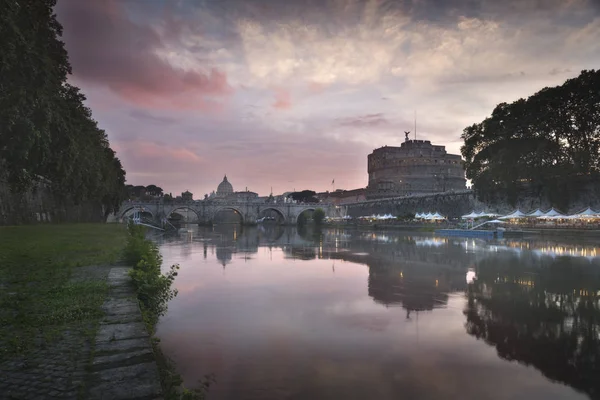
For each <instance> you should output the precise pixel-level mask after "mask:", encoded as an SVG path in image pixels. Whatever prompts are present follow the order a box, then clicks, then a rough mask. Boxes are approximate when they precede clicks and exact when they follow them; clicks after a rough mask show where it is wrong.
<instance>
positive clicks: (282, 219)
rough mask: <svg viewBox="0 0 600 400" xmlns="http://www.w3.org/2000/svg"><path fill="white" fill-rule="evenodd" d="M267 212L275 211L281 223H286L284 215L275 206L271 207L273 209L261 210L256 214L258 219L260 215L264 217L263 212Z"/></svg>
mask: <svg viewBox="0 0 600 400" xmlns="http://www.w3.org/2000/svg"><path fill="white" fill-rule="evenodd" d="M269 210H273V211H275V212H276V213H277V214H278V215H279V216H280V217H281V222H282V223H284V224H285V223H286V221H287V218H286V217H285V213H284V212H283V211H282V210H281V209H279V208H277V207H275V206H273V207H271V206H267V207H264V208H261V209H260V212H259V213H258V218H261V217H262V215H264V213H265V211H269Z"/></svg>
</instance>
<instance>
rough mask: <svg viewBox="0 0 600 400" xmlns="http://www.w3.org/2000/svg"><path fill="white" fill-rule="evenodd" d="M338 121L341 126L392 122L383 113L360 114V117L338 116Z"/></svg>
mask: <svg viewBox="0 0 600 400" xmlns="http://www.w3.org/2000/svg"><path fill="white" fill-rule="evenodd" d="M336 122H337V124H338V125H340V126H345V127H352V128H367V127H373V126H382V125H389V123H390V122H389V121H388V120H387V119H386V118H385V117H384V116H383V114H382V113H377V114H367V115H360V116H358V117H348V118H337V119H336Z"/></svg>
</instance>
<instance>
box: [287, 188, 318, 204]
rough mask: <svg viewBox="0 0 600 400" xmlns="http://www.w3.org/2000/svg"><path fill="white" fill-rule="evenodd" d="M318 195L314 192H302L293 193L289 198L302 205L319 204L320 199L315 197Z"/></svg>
mask: <svg viewBox="0 0 600 400" xmlns="http://www.w3.org/2000/svg"><path fill="white" fill-rule="evenodd" d="M316 194H317V193H316V192H315V191H314V190H303V191H301V192H292V193H290V194H288V196H287V197H288V198H291V199H292V200H296V201H299V202H301V203H318V202H319V199H317V198H316V197H315V196H316Z"/></svg>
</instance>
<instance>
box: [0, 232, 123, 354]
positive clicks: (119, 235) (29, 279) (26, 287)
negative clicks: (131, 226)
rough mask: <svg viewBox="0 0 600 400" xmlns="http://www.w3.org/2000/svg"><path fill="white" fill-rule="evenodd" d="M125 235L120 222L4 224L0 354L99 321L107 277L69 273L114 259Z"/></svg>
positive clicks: (33, 346) (32, 346) (0, 235)
mask: <svg viewBox="0 0 600 400" xmlns="http://www.w3.org/2000/svg"><path fill="white" fill-rule="evenodd" d="M126 237H127V231H126V229H125V227H124V226H122V225H117V224H64V225H29V226H15V227H0V360H2V359H5V358H7V357H12V356H14V355H18V354H22V353H26V352H28V351H32V350H35V349H36V348H40V347H45V346H48V345H51V343H52V341H53V340H54V339H56V337H58V335H59V334H60V332H62V331H63V330H64V329H67V328H68V329H70V330H72V329H82V330H87V329H89V326H91V325H94V324H95V323H96V322H98V320H99V319H100V318H101V317H102V311H101V309H100V306H101V305H102V302H103V301H104V298H105V295H106V291H107V287H106V283H105V282H103V281H98V280H79V281H78V280H73V279H71V278H72V276H73V275H74V273H76V272H77V269H78V268H79V267H81V266H87V265H100V264H109V263H114V262H115V261H116V260H118V259H119V258H120V257H121V255H122V252H123V249H124V245H125V240H126ZM92 333H93V332H90V334H92Z"/></svg>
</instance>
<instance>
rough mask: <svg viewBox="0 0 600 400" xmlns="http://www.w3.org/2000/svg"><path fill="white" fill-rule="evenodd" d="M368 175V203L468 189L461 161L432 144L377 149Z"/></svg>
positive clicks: (419, 142)
mask: <svg viewBox="0 0 600 400" xmlns="http://www.w3.org/2000/svg"><path fill="white" fill-rule="evenodd" d="M368 173H369V185H368V186H367V198H368V199H376V198H384V197H393V196H406V195H413V194H428V193H441V192H448V191H453V190H464V189H466V179H465V171H464V168H463V162H462V159H461V157H460V156H459V155H455V154H448V153H447V152H446V148H445V146H435V145H432V144H431V142H430V141H428V140H408V139H407V140H406V141H405V142H404V143H402V145H401V146H400V147H388V146H385V147H380V148H378V149H375V150H374V151H373V153H371V154H369V156H368Z"/></svg>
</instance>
